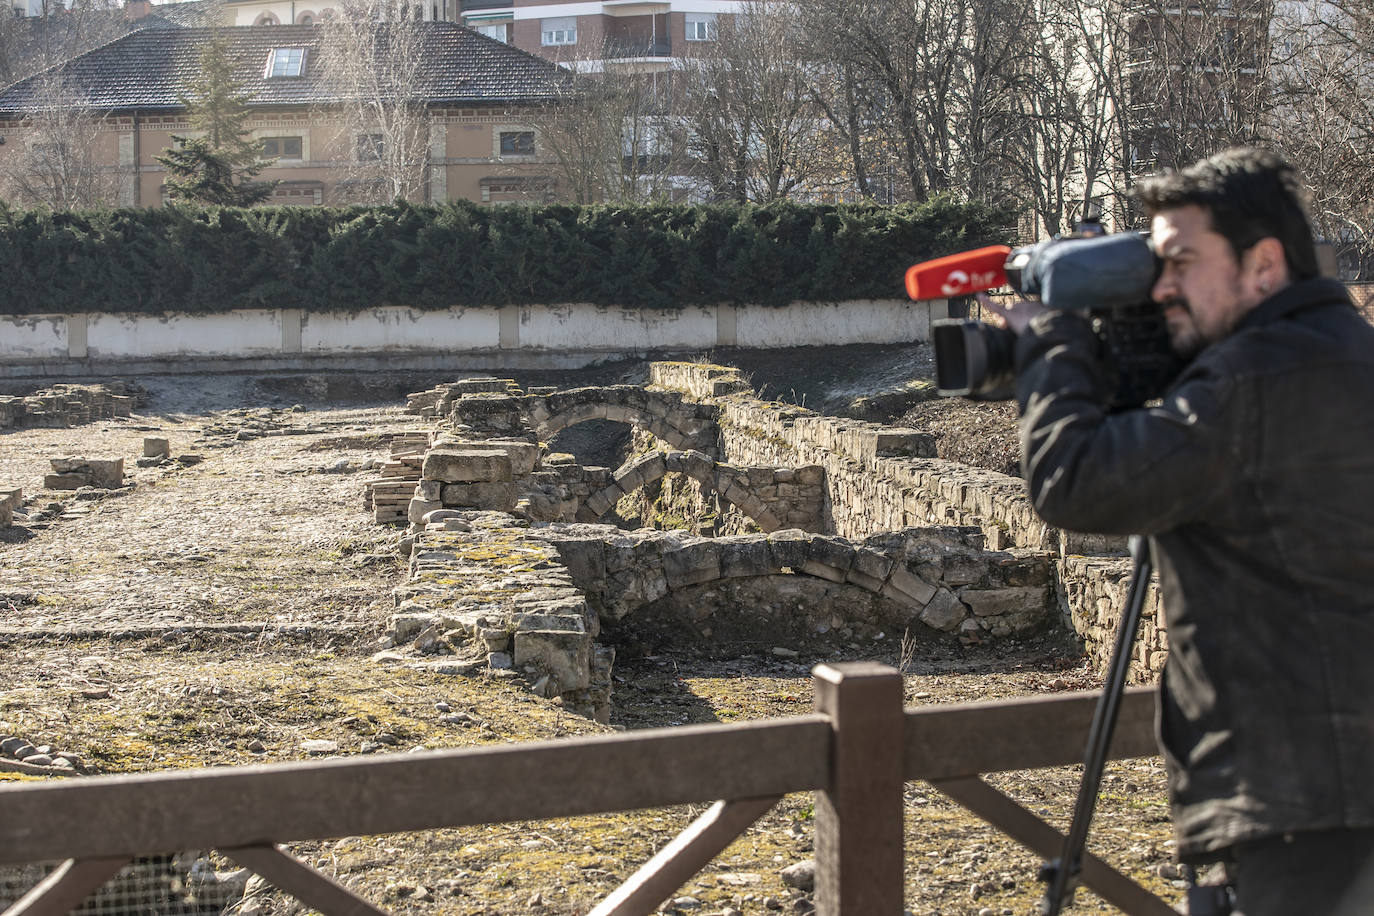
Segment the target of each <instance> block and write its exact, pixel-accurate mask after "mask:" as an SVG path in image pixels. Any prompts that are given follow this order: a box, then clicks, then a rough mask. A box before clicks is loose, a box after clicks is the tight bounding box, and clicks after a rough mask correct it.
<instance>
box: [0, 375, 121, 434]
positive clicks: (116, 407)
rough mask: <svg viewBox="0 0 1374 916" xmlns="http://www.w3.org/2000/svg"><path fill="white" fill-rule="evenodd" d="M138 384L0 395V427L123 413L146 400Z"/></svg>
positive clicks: (69, 422) (64, 423)
mask: <svg viewBox="0 0 1374 916" xmlns="http://www.w3.org/2000/svg"><path fill="white" fill-rule="evenodd" d="M147 399H148V392H147V390H146V389H145V388H143V387H142V386H141V385H135V384H130V383H126V382H119V381H115V382H110V383H107V384H101V385H54V386H52V387H51V388H45V389H43V390H42V391H36V392H34V393H33V394H30V395H25V396H24V397H10V396H0V429H5V428H8V427H65V426H77V425H80V424H82V423H89V422H91V421H92V420H103V419H108V418H110V417H127V416H129V414H131V413H132V412H133V410H134V408H136V407H139V406H141V405H142V404H144V403H146V402H147Z"/></svg>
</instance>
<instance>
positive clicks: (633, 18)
mask: <svg viewBox="0 0 1374 916" xmlns="http://www.w3.org/2000/svg"><path fill="white" fill-rule="evenodd" d="M743 5H744V3H743V2H741V0H656V2H655V0H592V2H587V0H463V4H462V11H461V18H462V22H463V24H464V25H466V26H468V27H470V28H473V29H476V30H477V31H479V32H481V33H482V34H484V35H486V36H488V37H490V38H495V39H497V40H498V41H504V42H506V43H507V44H511V45H514V46H515V47H517V48H519V49H520V50H522V51H528V52H530V53H531V54H538V55H540V56H541V57H546V58H548V59H550V60H554V61H558V62H560V63H567V64H575V65H576V66H577V67H578V68H579V69H583V70H591V71H597V70H603V69H607V68H624V69H635V70H640V71H653V70H669V69H673V67H674V66H675V64H676V63H677V62H678V61H680V60H681V59H682V58H684V57H690V56H691V55H692V53H693V49H694V48H696V47H700V45H701V44H702V43H705V42H711V41H715V39H716V34H717V29H718V27H719V23H720V21H721V19H722V17H728V16H731V15H733V14H735V13H738V12H739V11H740V9H741V7H743Z"/></svg>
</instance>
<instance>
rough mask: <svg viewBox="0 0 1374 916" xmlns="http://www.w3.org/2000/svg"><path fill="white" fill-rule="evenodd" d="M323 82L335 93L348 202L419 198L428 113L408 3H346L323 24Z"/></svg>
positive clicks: (419, 34)
mask: <svg viewBox="0 0 1374 916" xmlns="http://www.w3.org/2000/svg"><path fill="white" fill-rule="evenodd" d="M323 27H324V29H325V36H326V41H325V43H324V49H323V52H322V53H321V55H320V57H321V61H320V64H321V68H322V72H323V73H324V76H325V80H326V81H327V83H328V85H329V86H330V87H331V89H332V91H333V94H334V95H335V97H336V98H339V99H341V100H342V101H341V103H339V104H338V105H337V106H334V105H331V107H330V109H329V110H328V111H327V112H325V116H326V117H327V118H329V119H331V120H333V121H334V123H335V124H337V125H338V132H337V135H336V137H335V141H334V142H335V149H336V155H338V156H339V157H340V158H342V159H343V160H345V161H346V162H347V163H348V166H347V167H346V168H345V169H344V175H345V177H344V179H343V181H342V182H341V187H342V190H343V193H342V195H341V196H345V197H346V198H347V199H348V200H350V201H353V202H359V203H385V202H389V201H392V200H397V199H404V200H420V199H423V198H424V195H425V187H426V178H427V176H426V174H425V168H426V163H427V161H428V158H429V115H428V112H427V110H426V108H425V105H424V102H423V100H422V99H421V98H419V96H418V95H417V94H416V93H417V87H418V86H419V85H420V84H421V73H422V69H423V66H424V35H423V29H424V25H423V23H421V22H420V15H419V11H418V9H417V8H415V7H413V6H412V4H411V3H409V2H408V0H344V2H342V3H340V4H339V5H338V14H337V15H336V16H335V17H334V18H333V19H332V20H330V21H327V22H326V23H325V24H324V26H323Z"/></svg>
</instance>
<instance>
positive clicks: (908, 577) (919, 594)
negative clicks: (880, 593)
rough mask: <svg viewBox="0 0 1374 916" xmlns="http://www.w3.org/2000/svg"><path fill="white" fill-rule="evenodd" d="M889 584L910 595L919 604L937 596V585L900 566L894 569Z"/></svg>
mask: <svg viewBox="0 0 1374 916" xmlns="http://www.w3.org/2000/svg"><path fill="white" fill-rule="evenodd" d="M887 584H888V585H891V586H892V587H893V588H895V589H897V590H898V591H899V592H902V593H903V594H906V595H910V596H911V598H912V600H913V601H915V602H916V603H917V604H926V603H927V602H929V601H930V599H931V598H933V597H935V586H933V585H931V584H930V583H929V582H927V581H925V580H924V579H922V578H920V577H918V576H914V575H912V574H911V573H910V572H909V571H908V570H906V569H903V568H902V567H900V566H898V567H897V568H896V569H894V570H892V575H890V576H888V579H887Z"/></svg>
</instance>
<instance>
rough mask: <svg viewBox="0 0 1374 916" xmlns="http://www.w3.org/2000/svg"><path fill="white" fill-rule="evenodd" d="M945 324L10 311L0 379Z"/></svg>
mask: <svg viewBox="0 0 1374 916" xmlns="http://www.w3.org/2000/svg"><path fill="white" fill-rule="evenodd" d="M946 314H947V305H946V303H945V302H944V301H943V300H938V301H935V302H909V301H906V300H876V301H875V300H862V301H854V302H840V303H820V302H796V303H793V304H792V305H790V306H787V307H783V308H770V307H764V306H733V305H722V306H715V307H702V306H688V307H686V308H683V309H681V310H676V311H663V310H655V309H623V308H607V307H604V306H597V305H590V304H586V303H582V304H568V305H533V306H504V307H499V308H497V307H492V308H453V309H449V310H447V311H421V310H417V309H410V308H405V307H400V306H383V307H377V308H371V309H364V310H362V311H358V312H314V313H306V312H302V311H300V310H299V309H245V310H238V311H230V312H222V313H216V314H164V315H137V314H113V313H100V312H91V313H88V314H80V315H25V316H5V315H0V377H4V376H11V377H13V376H42V375H67V374H74V373H76V374H79V373H80V372H82V371H83V370H90V371H103V370H114V371H121V372H130V373H137V372H178V371H194V370H205V369H207V368H217V369H234V368H242V369H258V368H292V367H313V366H319V365H327V364H329V363H330V362H331V361H333V360H338V362H339V363H340V364H342V365H347V366H350V367H354V368H372V367H377V368H402V367H406V366H414V367H426V368H427V367H435V368H440V367H447V366H450V365H451V366H461V365H463V364H465V363H472V364H473V365H474V366H477V365H478V364H479V363H480V364H482V365H483V366H491V367H500V366H503V365H505V366H509V367H512V368H515V367H528V368H534V367H540V366H546V367H549V368H554V367H561V368H572V367H576V366H581V365H587V364H589V363H592V362H595V361H597V360H602V359H606V358H608V357H614V356H617V355H626V356H629V355H638V354H644V353H648V352H652V351H692V350H703V349H710V348H712V347H791V346H812V345H821V344H851V343H902V342H908V341H913V340H929V338H930V322H931V320H932V319H934V318H941V317H944V316H945V315H946Z"/></svg>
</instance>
